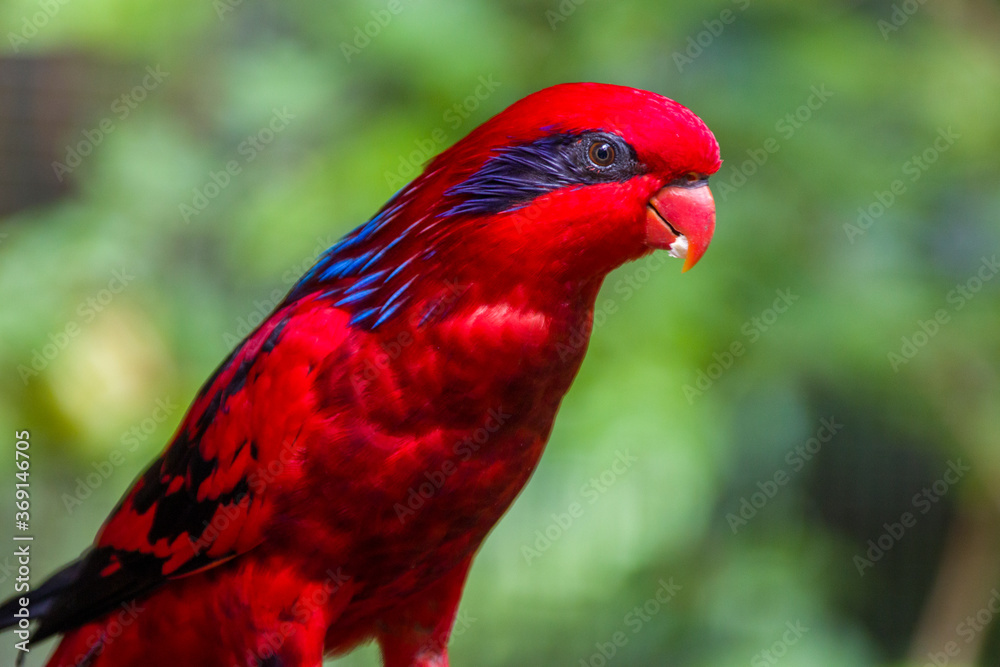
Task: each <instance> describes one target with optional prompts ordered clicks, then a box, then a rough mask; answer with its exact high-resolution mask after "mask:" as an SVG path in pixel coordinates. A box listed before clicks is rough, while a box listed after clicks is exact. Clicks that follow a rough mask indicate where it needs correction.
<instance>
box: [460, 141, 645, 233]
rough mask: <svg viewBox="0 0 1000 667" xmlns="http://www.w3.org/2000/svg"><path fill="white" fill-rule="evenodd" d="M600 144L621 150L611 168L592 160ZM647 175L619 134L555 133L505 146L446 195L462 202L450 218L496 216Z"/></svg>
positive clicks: (617, 152)
mask: <svg viewBox="0 0 1000 667" xmlns="http://www.w3.org/2000/svg"><path fill="white" fill-rule="evenodd" d="M595 141H604V142H608V143H610V144H612V145H613V146H614V147H615V155H616V158H615V161H614V162H613V163H612V164H610V165H608V166H607V167H600V166H598V165H595V164H594V163H593V162H591V161H590V159H589V158H588V156H587V153H588V150H589V148H590V146H591V144H593V143H594V142H595ZM642 172H643V166H642V165H641V164H640V163H639V161H638V159H637V157H636V153H635V149H633V148H632V147H631V146H630V145H629V144H628V143H626V142H625V140H624V139H622V138H621V137H619V136H617V135H615V134H610V133H607V132H600V131H591V132H581V133H578V134H554V135H550V136H547V137H542V138H541V139H537V140H535V141H533V142H531V143H527V144H520V145H517V146H509V147H505V148H501V149H500V150H499V151H497V154H496V155H494V156H493V157H491V158H489V159H488V160H487V161H486V163H485V164H483V166H482V167H480V169H479V171H477V172H476V173H474V174H473V175H472V176H470V177H469V178H467V179H465V181H463V182H462V183H459V184H458V185H456V186H453V187H452V188H449V189H448V190H447V191H445V195H446V196H449V197H454V198H456V199H457V200H458V203H456V204H455V205H454V206H452V207H451V209H449V210H448V211H447V213H446V215H492V214H496V213H501V212H503V211H508V210H514V209H517V208H520V207H522V206H525V205H526V204H528V203H529V202H530V201H531V200H533V199H534V198H536V197H538V196H540V195H543V194H546V193H548V192H552V191H553V190H558V189H560V188H564V187H570V186H585V185H593V184H595V183H612V182H616V181H617V182H621V181H626V180H628V179H630V178H632V177H633V176H636V175H638V174H641V173H642Z"/></svg>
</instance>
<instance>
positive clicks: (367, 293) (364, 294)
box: [333, 287, 378, 308]
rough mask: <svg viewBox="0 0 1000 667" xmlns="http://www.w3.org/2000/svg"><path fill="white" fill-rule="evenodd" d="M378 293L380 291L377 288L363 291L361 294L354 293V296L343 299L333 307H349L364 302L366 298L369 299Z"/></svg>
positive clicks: (350, 295) (349, 295)
mask: <svg viewBox="0 0 1000 667" xmlns="http://www.w3.org/2000/svg"><path fill="white" fill-rule="evenodd" d="M377 291H378V288H377V287H372V288H371V289H366V290H361V291H360V292H354V293H353V294H348V295H347V296H345V297H344V298H342V299H341V300H340V301H337V302H336V303H334V304H333V305H334V306H337V307H338V308H339V307H340V306H349V305H351V304H353V303H357V302H358V301H363V300H364V299H365V297H369V296H371V295H372V294H374V293H375V292H377Z"/></svg>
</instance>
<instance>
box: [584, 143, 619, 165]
mask: <svg viewBox="0 0 1000 667" xmlns="http://www.w3.org/2000/svg"><path fill="white" fill-rule="evenodd" d="M587 157H589V158H590V161H591V162H593V163H594V164H595V165H597V166H598V167H607V166H608V165H610V164H612V163H614V161H615V147H614V146H612V145H611V144H610V143H608V142H607V141H595V142H594V143H592V144H590V149H589V150H588V151H587Z"/></svg>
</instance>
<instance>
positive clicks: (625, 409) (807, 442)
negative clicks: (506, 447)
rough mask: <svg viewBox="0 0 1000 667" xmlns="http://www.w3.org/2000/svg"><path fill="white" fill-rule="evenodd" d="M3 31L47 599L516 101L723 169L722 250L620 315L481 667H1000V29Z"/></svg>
mask: <svg viewBox="0 0 1000 667" xmlns="http://www.w3.org/2000/svg"><path fill="white" fill-rule="evenodd" d="M0 26H2V33H3V38H2V39H0V303H2V306H0V368H2V373H0V434H2V436H0V439H2V441H3V443H4V444H3V448H2V451H4V452H6V453H7V454H5V455H4V456H3V457H2V459H3V460H2V462H0V475H2V480H0V489H7V491H3V492H0V516H2V517H8V518H3V519H0V525H2V526H3V528H2V531H0V532H2V534H3V535H4V536H7V537H6V538H5V540H6V543H7V544H8V545H12V543H11V542H10V541H9V536H10V535H12V534H13V533H14V530H13V524H12V520H13V512H14V509H13V506H12V495H13V482H14V479H13V475H14V472H15V470H14V467H13V455H12V451H13V445H14V437H13V433H14V431H15V430H21V429H30V432H31V443H32V444H31V455H32V459H31V460H32V468H31V481H32V489H33V506H32V519H33V529H34V532H35V534H36V541H35V543H34V560H33V580H34V582H35V583H36V584H37V583H40V582H41V579H42V577H43V575H46V574H48V573H49V572H51V571H53V570H54V569H55V568H57V567H58V566H59V565H60V564H62V563H64V562H65V561H67V560H69V559H71V558H73V557H75V556H76V555H77V554H78V553H79V552H80V551H82V550H83V549H84V548H85V547H86V546H87V544H88V543H89V541H90V540H91V539H92V537H93V535H94V533H95V532H96V530H97V529H98V527H99V525H100V523H101V521H102V519H103V518H104V517H105V516H106V514H107V512H108V511H110V509H111V508H112V506H113V505H114V503H115V501H116V500H117V499H118V497H119V496H120V495H121V494H122V493H123V491H124V490H125V489H126V488H127V486H128V485H129V484H130V482H131V481H132V479H133V478H134V477H135V476H136V475H137V474H138V473H139V472H140V471H142V469H143V467H144V466H145V464H146V463H148V462H149V461H150V460H151V459H152V458H153V456H154V455H155V454H156V453H157V452H158V451H159V450H160V448H161V447H162V446H163V444H164V442H165V441H166V440H167V439H168V438H169V436H170V434H171V432H172V429H173V428H174V427H175V426H176V424H177V422H178V421H179V419H180V418H181V416H182V413H183V411H184V409H185V407H186V406H187V404H188V402H189V400H190V399H191V397H192V396H193V394H194V392H195V391H196V390H197V388H198V387H199V386H200V383H201V381H202V380H204V378H205V377H206V376H207V375H208V374H209V373H210V372H211V370H212V369H213V368H214V367H215V365H216V364H217V363H218V362H219V360H221V359H222V358H223V357H224V356H225V355H226V353H227V352H228V351H229V350H230V349H231V348H232V347H233V345H234V344H235V342H236V341H237V340H238V339H239V338H240V337H242V335H243V334H245V333H246V332H247V331H248V330H249V328H250V327H252V326H253V325H254V324H256V323H257V322H258V321H259V320H260V318H261V317H263V316H264V315H265V314H266V313H267V312H268V311H269V310H270V308H271V306H273V304H274V303H275V302H276V301H277V300H278V299H279V298H280V297H281V296H282V294H283V293H284V292H285V291H286V290H287V289H288V288H289V287H290V286H291V284H292V283H293V282H294V280H295V279H296V278H297V276H298V275H300V274H301V273H302V272H303V271H304V270H305V269H306V268H308V266H309V265H310V263H311V261H312V260H313V258H315V257H316V255H317V254H318V253H319V252H320V251H321V250H322V249H324V248H325V247H327V246H328V245H330V244H332V243H333V242H334V241H335V240H336V239H337V238H338V237H340V236H341V235H342V234H343V233H345V232H347V231H348V230H350V229H352V228H353V227H355V226H356V225H358V224H360V223H361V222H363V221H364V220H366V219H367V217H368V216H370V215H371V214H372V213H373V212H374V211H375V210H376V209H377V208H378V207H379V206H380V205H381V204H382V202H384V201H385V199H386V198H387V197H389V196H390V195H391V194H392V193H393V192H394V191H395V190H396V189H398V187H399V186H400V185H402V184H403V183H405V182H406V181H408V180H409V179H410V178H411V177H412V176H413V175H415V173H416V170H418V169H419V167H420V165H422V164H423V163H424V162H425V161H426V160H427V159H428V158H429V157H430V156H431V155H433V154H435V153H437V152H439V151H440V150H441V149H443V148H444V147H445V146H447V145H450V144H451V143H453V142H454V141H456V140H457V139H459V138H460V137H462V136H464V135H465V134H466V133H467V132H468V131H470V130H471V129H472V128H473V127H475V126H476V125H477V124H478V123H479V122H481V121H483V120H485V119H486V118H488V117H489V116H491V115H492V114H494V113H496V112H498V111H500V110H501V109H503V108H504V107H505V106H507V105H508V104H510V103H511V102H513V101H514V100H516V99H518V98H520V97H522V96H524V95H526V94H528V93H530V92H532V91H534V90H537V89H539V88H542V87H544V86H547V85H550V84H553V83H557V82H562V81H578V80H596V81H604V82H613V83H620V84H627V85H632V86H637V87H641V88H645V89H649V90H654V91H657V92H660V93H663V94H666V95H668V96H670V97H673V98H675V99H677V100H679V101H681V102H682V103H684V104H685V105H687V106H689V107H691V108H692V109H694V110H695V111H696V112H697V113H698V114H699V115H701V116H702V117H703V118H704V119H705V121H706V122H707V123H708V124H709V126H710V127H711V128H712V129H713V130H714V131H715V133H716V136H717V137H718V140H719V143H720V144H721V147H722V154H723V158H724V159H725V163H724V165H723V167H722V170H721V171H720V172H719V173H718V175H716V176H715V177H713V179H712V183H713V186H712V187H713V190H714V192H715V196H716V201H717V205H718V228H717V233H716V236H715V240H714V242H713V244H712V247H711V250H710V251H709V253H708V254H707V256H706V257H705V258H704V260H703V261H702V262H701V263H700V265H699V266H698V267H697V269H696V270H695V271H692V272H691V273H689V274H685V275H683V276H682V275H681V274H680V265H679V263H676V262H659V261H656V262H654V263H652V264H649V263H647V261H641V262H639V263H636V264H632V265H629V266H625V267H623V268H621V269H620V270H618V271H617V272H615V273H614V274H612V275H611V276H610V277H609V279H608V281H607V283H606V288H605V291H604V292H603V294H602V296H601V299H600V300H599V304H600V305H599V310H598V316H597V323H598V326H597V328H596V330H595V332H594V337H593V342H592V344H591V349H590V353H589V356H588V359H587V361H586V363H585V364H584V367H583V370H582V372H581V373H580V376H579V378H578V380H577V382H576V384H575V386H574V387H573V389H572V391H571V392H570V394H569V396H568V397H567V398H566V401H565V403H564V407H563V409H562V412H561V415H560V418H559V420H558V421H557V425H556V428H555V432H554V434H553V436H552V441H551V443H550V445H549V449H548V451H547V453H546V455H545V457H544V459H543V461H542V463H541V466H540V468H539V469H538V471H537V473H536V474H535V476H534V478H533V480H532V482H531V484H530V485H529V486H528V488H527V489H526V490H525V492H524V493H523V494H522V496H521V497H520V499H519V500H518V501H517V503H516V504H515V505H514V507H513V508H512V509H511V511H510V512H509V514H508V515H507V517H506V518H505V519H504V520H503V521H502V522H501V524H500V525H499V527H498V528H497V529H496V530H495V531H494V532H493V534H492V536H491V537H490V538H489V540H488V541H487V542H486V544H485V547H484V548H483V550H482V552H481V554H480V556H479V558H478V560H477V562H476V565H475V567H474V569H473V571H472V575H471V579H470V581H469V584H468V588H467V592H466V595H465V597H464V599H463V602H462V607H461V612H460V616H459V622H458V624H457V628H456V636H455V637H454V640H453V642H452V644H453V649H452V656H453V662H454V664H456V665H480V666H504V665H511V666H513V665H570V666H574V667H575V666H577V665H584V666H590V667H603V666H604V665H605V664H609V665H613V664H618V665H677V666H692V667H701V666H722V667H725V666H730V665H745V664H750V665H751V666H753V667H757V666H759V665H775V664H783V665H808V666H812V665H818V666H824V665H830V666H838V667H839V666H843V665H918V666H923V665H945V664H949V665H996V664H1000V631H998V627H1000V622H994V615H995V614H996V613H997V611H1000V592H998V590H1000V570H998V564H1000V552H998V537H1000V522H998V513H997V509H998V502H1000V497H998V489H1000V446H998V444H1000V409H998V408H1000V401H998V399H1000V376H998V362H1000V342H998V341H1000V337H998V332H1000V307H998V301H997V298H998V293H1000V289H998V288H1000V277H998V275H997V273H998V271H1000V266H998V265H997V247H998V242H1000V229H998V225H997V220H998V212H1000V191H998V188H997V185H996V184H997V183H998V181H1000V165H998V158H997V156H998V154H1000V123H998V120H997V113H998V108H1000V39H998V37H1000V6H998V4H997V3H996V2H992V1H988V0H953V1H951V2H939V1H937V0H898V1H895V2H890V1H889V0H871V1H856V2H848V1H840V2H838V1H833V0H829V1H818V0H817V1H810V2H803V1H801V0H781V1H775V2H767V3H764V2H758V1H757V0H722V1H712V2H700V3H688V2H679V1H676V2H675V1H671V2H662V1H655V2H654V1H653V0H648V1H616V2H611V1H610V0H606V1H599V0H586V1H585V0H541V1H534V0H505V1H501V2H487V1H485V0H475V1H469V2H464V3H448V2H434V1H432V0H392V1H390V2H387V1H383V0H373V1H372V2H338V3H331V2H319V1H314V2H287V3H283V2H258V1H256V0H213V1H209V0H174V1H172V2H169V3H167V2H154V1H152V0H131V1H128V2H125V1H121V0H44V1H40V0H5V1H4V2H3V3H2V4H0ZM616 462H617V463H616ZM574 503H576V504H577V506H578V510H577V511H575V512H574V514H576V516H573V517H571V518H572V520H571V521H569V520H568V519H567V516H564V515H568V512H569V509H570V508H571V507H573V506H574ZM12 553H13V546H8V547H4V548H3V549H2V550H0V590H2V591H3V593H4V594H6V593H9V592H12V591H13V584H14V581H13V577H14V570H13V568H12V564H13V556H12ZM616 633H620V634H616ZM616 642H617V644H616ZM12 643H13V640H12V639H10V635H5V636H4V639H3V644H4V647H3V648H2V649H0V653H2V657H0V663H3V664H12V661H13V656H14V651H13V648H11V647H10V645H11V644H12ZM52 646H53V644H52V643H49V644H46V645H41V646H38V647H36V649H35V650H34V651H32V653H31V656H30V660H29V661H28V664H29V665H40V664H42V658H43V657H44V655H45V654H47V653H48V652H49V651H50V650H51V648H52ZM612 652H613V655H611V654H612ZM609 656H610V657H609ZM330 664H335V665H344V666H347V665H351V666H355V665H357V666H362V665H377V664H378V656H377V651H376V650H375V649H374V647H371V646H369V647H367V648H363V649H361V650H359V651H356V652H355V653H353V654H351V655H349V656H346V657H344V658H341V659H338V660H335V661H331V662H330Z"/></svg>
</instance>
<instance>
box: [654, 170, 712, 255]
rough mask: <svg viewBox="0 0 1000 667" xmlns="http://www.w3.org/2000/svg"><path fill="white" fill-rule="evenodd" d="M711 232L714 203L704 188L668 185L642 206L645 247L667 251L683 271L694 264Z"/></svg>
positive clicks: (704, 249)
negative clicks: (675, 258)
mask: <svg viewBox="0 0 1000 667" xmlns="http://www.w3.org/2000/svg"><path fill="white" fill-rule="evenodd" d="M713 232H715V200H714V199H712V191H711V190H709V189H708V185H704V184H702V185H697V186H695V187H685V186H682V185H668V186H666V187H665V188H663V189H662V190H660V191H659V192H657V193H656V194H655V195H653V197H652V199H650V200H649V204H648V205H647V206H646V245H649V246H651V247H653V248H659V249H665V250H669V251H670V254H671V255H672V256H674V257H680V258H681V259H683V260H684V268H683V269H682V271H687V270H688V269H690V268H691V267H692V266H694V265H695V264H697V263H698V260H699V259H701V256H702V255H704V254H705V251H706V250H707V249H708V244H709V242H710V241H711V240H712V234H713Z"/></svg>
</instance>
